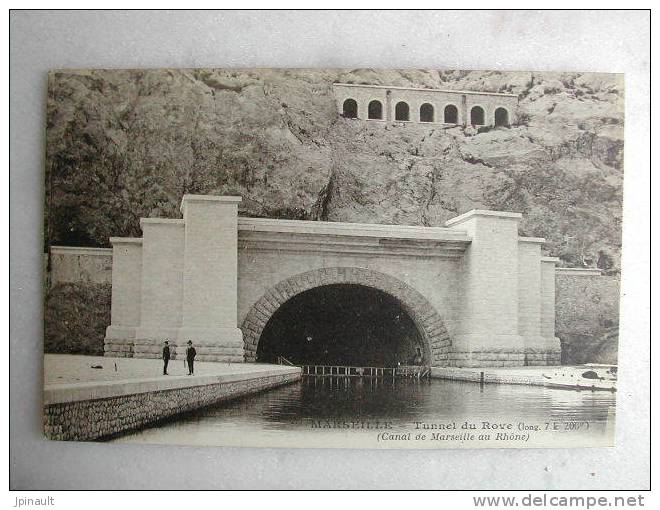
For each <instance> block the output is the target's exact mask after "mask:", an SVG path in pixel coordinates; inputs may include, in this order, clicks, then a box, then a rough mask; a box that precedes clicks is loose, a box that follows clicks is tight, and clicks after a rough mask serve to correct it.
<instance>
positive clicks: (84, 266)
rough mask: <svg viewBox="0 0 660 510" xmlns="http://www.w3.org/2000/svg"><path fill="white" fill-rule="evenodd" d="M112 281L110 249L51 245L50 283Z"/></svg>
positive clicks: (103, 282) (100, 282) (99, 282)
mask: <svg viewBox="0 0 660 510" xmlns="http://www.w3.org/2000/svg"><path fill="white" fill-rule="evenodd" d="M58 283H98V284H106V283H112V249H111V248H78V247H72V246H51V248H50V284H51V285H56V284H58Z"/></svg>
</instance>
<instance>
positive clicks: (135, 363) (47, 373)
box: [44, 354, 278, 386]
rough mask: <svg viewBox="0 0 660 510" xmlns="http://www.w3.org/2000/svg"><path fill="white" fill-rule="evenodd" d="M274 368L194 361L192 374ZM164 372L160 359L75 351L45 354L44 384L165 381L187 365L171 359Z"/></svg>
mask: <svg viewBox="0 0 660 510" xmlns="http://www.w3.org/2000/svg"><path fill="white" fill-rule="evenodd" d="M92 366H102V367H103V368H92ZM115 367H116V369H115ZM277 367H278V366H277V365H267V364H256V363H231V364H230V363H219V362H208V361H207V362H195V375H194V376H193V377H195V378H197V377H204V376H215V375H218V376H222V375H229V374H232V375H233V374H258V373H259V372H261V371H264V372H266V371H271V370H273V369H276V368H277ZM167 371H168V373H169V374H170V376H164V375H162V374H163V361H162V360H159V359H140V358H105V357H103V356H79V355H74V354H46V355H44V385H46V386H50V385H57V384H76V383H95V382H110V381H117V382H119V381H127V380H141V379H153V378H162V379H164V380H166V379H168V378H171V377H176V376H186V374H187V373H188V368H187V367H185V366H184V365H183V360H180V359H178V360H170V364H169V366H168V369H167Z"/></svg>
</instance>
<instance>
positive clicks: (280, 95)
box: [46, 69, 623, 272]
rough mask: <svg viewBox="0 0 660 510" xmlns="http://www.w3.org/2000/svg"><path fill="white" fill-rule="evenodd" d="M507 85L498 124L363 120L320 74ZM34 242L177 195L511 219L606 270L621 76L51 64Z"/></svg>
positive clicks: (614, 249)
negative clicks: (512, 103)
mask: <svg viewBox="0 0 660 510" xmlns="http://www.w3.org/2000/svg"><path fill="white" fill-rule="evenodd" d="M333 82H342V83H361V84H375V85H396V86H413V87H431V88H449V89H457V90H476V91H490V92H508V93H513V94H518V95H519V98H520V107H519V113H518V118H517V119H514V125H513V126H512V127H511V128H497V129H494V128H490V129H489V128H482V129H480V130H475V129H473V128H463V127H455V126H454V127H451V126H442V125H434V126H415V125H394V124H389V125H372V124H369V123H365V122H362V121H359V120H352V119H343V118H341V117H340V116H339V115H338V114H337V110H336V105H335V99H334V96H333V94H332V83H333ZM47 121H48V132H47V168H46V190H47V191H46V200H47V204H46V244H47V245H49V244H68V245H95V246H106V245H107V244H108V237H110V236H111V235H113V236H114V235H119V236H121V235H140V229H139V223H138V221H139V218H140V217H141V216H165V217H179V212H178V206H179V202H180V199H181V196H182V195H183V194H184V193H205V194H207V193H208V194H238V195H241V196H242V197H243V204H242V206H241V214H245V215H250V216H267V217H275V218H296V219H309V220H329V221H351V222H372V223H396V224H409V225H442V224H443V222H444V221H445V220H447V219H449V218H451V217H453V216H456V215H457V214H460V213H463V212H465V211H467V210H469V209H472V208H485V209H499V210H507V211H517V212H521V213H523V214H524V219H523V222H522V226H521V230H522V231H521V234H523V235H529V236H540V237H546V238H547V239H548V241H549V242H548V245H547V251H548V253H549V254H551V255H554V256H558V257H560V258H561V259H562V261H563V263H564V264H565V265H570V266H577V267H596V266H599V267H602V268H604V269H607V270H609V271H611V272H617V271H618V268H619V260H620V247H621V237H620V236H621V198H622V182H623V168H622V162H623V79H622V77H621V76H618V75H597V74H580V73H563V74H559V73H529V72H527V73H504V72H496V71H485V72H477V71H417V70H405V71H394V70H392V71H374V70H364V69H362V70H313V71H309V70H153V71H151V70H150V71H75V72H70V71H61V72H53V73H51V75H50V76H49V89H48V116H47Z"/></svg>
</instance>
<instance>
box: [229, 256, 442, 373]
mask: <svg viewBox="0 0 660 510" xmlns="http://www.w3.org/2000/svg"><path fill="white" fill-rule="evenodd" d="M334 284H352V285H362V286H366V287H370V288H373V289H376V290H380V291H382V292H385V293H386V294H389V295H390V296H392V297H394V298H395V299H397V300H398V301H399V303H400V304H401V306H402V308H403V309H404V310H405V311H406V312H407V313H408V315H409V316H410V318H411V319H412V320H413V322H414V323H415V325H416V326H417V329H418V330H419V333H420V335H421V336H422V340H423V342H424V348H425V350H426V352H425V358H426V359H427V360H430V362H431V365H433V366H446V365H447V364H448V360H449V352H450V349H451V339H450V337H449V334H448V332H447V329H446V328H445V325H444V321H443V319H442V317H441V316H440V314H439V313H438V312H437V311H436V309H435V308H434V307H433V305H432V304H431V303H429V301H428V300H427V299H426V298H425V297H424V296H423V295H422V294H420V293H419V292H418V291H417V290H415V289H414V288H413V287H411V286H410V285H408V284H407V283H405V282H402V281H401V280H398V279H397V278H395V277H393V276H390V275H388V274H385V273H381V272H378V271H374V270H371V269H364V268H358V267H331V268H322V269H315V270H312V271H307V272H305V273H300V274H297V275H295V276H292V277H290V278H287V279H286V280H283V281H281V282H280V283H278V284H277V285H275V286H274V287H271V288H270V289H268V290H267V291H266V293H265V294H264V295H263V296H262V297H261V298H260V299H259V300H258V301H257V302H256V303H255V304H254V305H253V306H252V307H251V308H250V311H249V312H248V313H247V315H246V317H245V320H244V321H243V324H242V326H241V329H242V331H243V341H244V344H245V361H246V362H254V361H255V360H256V354H257V345H258V343H259V339H260V337H261V334H262V333H263V331H264V329H265V327H266V324H268V321H269V320H270V318H271V317H272V316H273V314H274V313H275V312H276V311H277V309H278V308H279V307H280V306H281V305H283V304H284V303H286V302H287V301H288V300H289V299H291V298H292V297H294V296H296V295H298V294H300V293H302V292H305V291H307V290H310V289H313V288H315V287H321V286H325V285H334Z"/></svg>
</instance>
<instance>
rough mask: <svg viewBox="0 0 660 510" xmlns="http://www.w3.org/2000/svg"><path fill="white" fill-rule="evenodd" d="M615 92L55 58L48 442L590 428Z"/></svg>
mask: <svg viewBox="0 0 660 510" xmlns="http://www.w3.org/2000/svg"><path fill="white" fill-rule="evenodd" d="M623 83H624V82H623V76H622V75H615V74H591V73H577V72H570V73H549V72H501V71H460V70H457V71H446V70H411V69H408V70H378V69H162V70H55V71H52V72H51V73H50V75H49V82H48V99H47V101H48V102H47V148H46V151H47V155H46V173H45V190H46V192H45V199H46V204H45V218H44V231H45V236H44V254H45V255H44V267H45V300H46V302H45V321H46V323H45V339H44V346H45V358H44V367H45V374H44V379H45V388H44V429H45V435H46V437H48V438H50V439H55V440H74V441H97V440H98V441H111V442H134V443H159V444H177V445H180V444H184V445H186V444H187V445H209V446H214V445H231V446H267V447H319V448H524V447H561V448H564V447H589V446H611V445H613V444H614V431H615V416H616V412H615V410H616V396H617V393H616V389H617V343H618V327H619V321H618V315H619V314H618V309H619V281H620V273H621V270H620V268H621V264H620V260H621V258H620V254H621V214H622V210H621V205H622V183H623V147H624V142H623V132H624V129H623V127H624V85H623Z"/></svg>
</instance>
